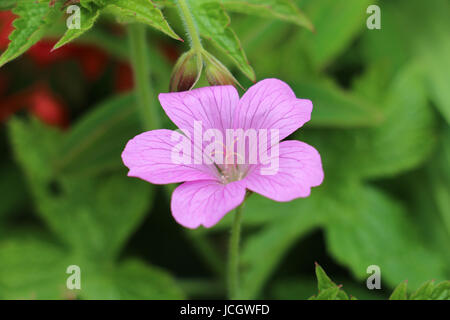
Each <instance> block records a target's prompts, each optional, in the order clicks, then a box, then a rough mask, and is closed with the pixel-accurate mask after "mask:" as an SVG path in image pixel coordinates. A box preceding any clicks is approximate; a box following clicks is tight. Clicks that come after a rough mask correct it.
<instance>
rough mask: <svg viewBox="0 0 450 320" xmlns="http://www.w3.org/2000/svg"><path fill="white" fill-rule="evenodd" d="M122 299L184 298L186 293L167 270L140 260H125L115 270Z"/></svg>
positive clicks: (116, 281)
mask: <svg viewBox="0 0 450 320" xmlns="http://www.w3.org/2000/svg"><path fill="white" fill-rule="evenodd" d="M114 279H115V283H116V285H117V288H118V291H119V294H120V299H125V300H126V299H133V300H136V299H139V300H142V299H151V300H159V299H178V300H180V299H184V298H185V296H184V293H183V292H182V290H181V289H180V288H179V287H178V285H177V284H176V282H175V280H174V279H173V277H172V276H171V275H169V274H168V273H167V272H166V271H164V270H162V269H160V268H157V267H154V266H149V265H147V264H145V263H143V262H142V261H139V260H135V259H133V260H127V261H125V262H123V263H122V264H121V265H120V266H119V267H118V269H117V270H116V272H115V276H114Z"/></svg>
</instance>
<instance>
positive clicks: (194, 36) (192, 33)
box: [177, 0, 203, 52]
mask: <svg viewBox="0 0 450 320" xmlns="http://www.w3.org/2000/svg"><path fill="white" fill-rule="evenodd" d="M177 7H178V9H179V10H178V11H179V12H180V17H181V19H182V20H183V22H184V25H185V27H186V30H187V33H188V36H189V39H190V40H191V47H192V48H193V49H194V50H195V51H197V52H200V51H202V50H203V46H202V42H201V40H200V35H199V32H198V29H197V25H196V23H195V20H194V17H193V15H192V13H191V10H190V8H189V4H188V2H187V0H177Z"/></svg>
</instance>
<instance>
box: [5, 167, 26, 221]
mask: <svg viewBox="0 0 450 320" xmlns="http://www.w3.org/2000/svg"><path fill="white" fill-rule="evenodd" d="M0 175H1V177H2V179H1V180H0V194H1V195H2V201H1V202H0V224H1V222H2V221H3V220H4V219H5V218H6V217H9V216H10V215H11V214H13V213H15V212H18V210H20V209H21V208H22V207H23V206H24V204H25V203H26V202H27V198H28V197H27V192H26V186H25V183H24V181H23V178H22V175H21V172H20V171H19V169H18V168H17V166H15V165H13V163H11V162H6V163H2V165H1V167H0Z"/></svg>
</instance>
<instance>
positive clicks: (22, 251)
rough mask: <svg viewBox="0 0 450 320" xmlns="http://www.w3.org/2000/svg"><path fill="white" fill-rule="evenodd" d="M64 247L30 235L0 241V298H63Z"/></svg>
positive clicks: (67, 296) (68, 294) (65, 293)
mask: <svg viewBox="0 0 450 320" xmlns="http://www.w3.org/2000/svg"><path fill="white" fill-rule="evenodd" d="M65 256H66V254H65V252H64V248H62V247H59V246H57V245H55V244H54V243H52V242H50V241H48V240H46V239H43V238H41V237H38V236H35V235H32V234H29V233H28V234H27V235H25V234H22V235H21V237H20V238H17V239H16V238H10V239H8V240H4V241H1V242H0V297H1V298H2V299H8V300H9V299H64V298H66V299H67V298H69V297H70V296H71V294H70V292H69V290H67V289H66V278H67V276H68V275H67V274H66V269H67V267H68V266H69V265H70V264H69V262H68V261H67V259H66V257H65Z"/></svg>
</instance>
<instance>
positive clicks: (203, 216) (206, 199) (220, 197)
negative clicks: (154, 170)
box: [171, 181, 245, 229]
mask: <svg viewBox="0 0 450 320" xmlns="http://www.w3.org/2000/svg"><path fill="white" fill-rule="evenodd" d="M244 197H245V184H244V183H243V182H242V181H235V182H231V183H228V184H221V183H220V182H217V181H192V182H185V183H183V184H182V185H180V186H178V187H177V188H176V189H175V191H174V192H173V194H172V203H171V209H172V215H173V217H174V218H175V220H176V221H177V222H178V223H179V224H181V225H182V226H184V227H186V228H191V229H194V228H197V227H198V226H200V225H203V226H205V227H206V228H210V227H212V226H214V225H215V224H216V223H218V222H219V220H220V219H222V218H223V217H224V216H225V214H227V213H228V212H230V211H231V210H233V209H234V208H236V207H237V206H239V205H240V204H241V203H242V201H244Z"/></svg>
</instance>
